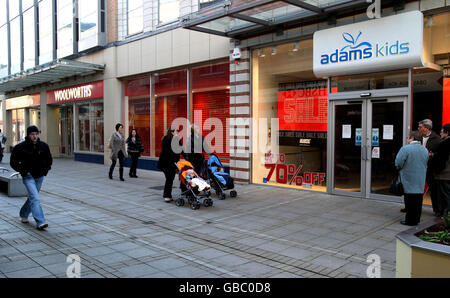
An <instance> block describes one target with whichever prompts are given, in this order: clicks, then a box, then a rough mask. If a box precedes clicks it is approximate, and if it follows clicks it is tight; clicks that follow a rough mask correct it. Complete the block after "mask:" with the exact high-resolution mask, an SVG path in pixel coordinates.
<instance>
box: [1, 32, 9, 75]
mask: <svg viewBox="0 0 450 298" xmlns="http://www.w3.org/2000/svg"><path fill="white" fill-rule="evenodd" d="M7 32H8V31H7V26H6V25H4V26H2V27H0V40H8V33H7ZM7 75H8V43H6V42H0V78H1V77H5V76H7Z"/></svg>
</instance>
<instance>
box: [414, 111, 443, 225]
mask: <svg viewBox="0 0 450 298" xmlns="http://www.w3.org/2000/svg"><path fill="white" fill-rule="evenodd" d="M432 128H433V121H431V120H430V119H425V120H422V121H420V122H419V132H420V133H421V135H422V137H423V141H422V144H423V146H424V147H425V148H427V150H428V155H429V157H430V158H429V159H428V167H427V177H426V182H427V185H428V188H429V189H430V197H431V204H432V206H433V212H434V215H435V216H441V215H440V214H439V203H438V199H437V187H436V180H435V178H434V169H433V163H432V155H433V152H435V151H436V149H437V147H438V146H439V143H440V142H441V138H440V137H439V136H438V134H437V133H435V132H434V131H432V130H431V129H432Z"/></svg>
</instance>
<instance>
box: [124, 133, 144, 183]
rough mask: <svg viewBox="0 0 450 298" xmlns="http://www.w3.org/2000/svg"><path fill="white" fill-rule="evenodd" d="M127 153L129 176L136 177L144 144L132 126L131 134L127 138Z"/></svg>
mask: <svg viewBox="0 0 450 298" xmlns="http://www.w3.org/2000/svg"><path fill="white" fill-rule="evenodd" d="M127 145H128V155H129V156H130V157H131V166H130V177H131V178H137V177H138V176H137V175H136V169H137V165H138V159H139V156H141V153H142V152H144V146H142V142H141V138H140V137H139V135H138V133H137V130H136V129H135V128H133V129H132V130H131V134H130V136H129V137H128V139H127Z"/></svg>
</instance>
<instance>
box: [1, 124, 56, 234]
mask: <svg viewBox="0 0 450 298" xmlns="http://www.w3.org/2000/svg"><path fill="white" fill-rule="evenodd" d="M39 133H40V132H39V129H38V128H37V127H36V126H34V125H32V126H29V127H28V128H27V136H26V137H25V141H23V142H21V143H19V144H17V145H16V146H15V147H14V149H13V150H12V152H11V159H10V165H11V167H12V168H13V169H14V170H16V171H17V172H19V173H20V175H22V178H23V184H24V185H25V187H26V189H27V192H28V198H27V200H26V202H25V204H24V205H23V206H22V208H21V209H20V212H19V215H20V218H21V221H22V222H23V223H28V216H29V215H30V213H31V214H32V215H33V218H34V220H35V221H36V227H37V229H38V230H44V229H45V228H47V227H48V224H47V223H46V222H45V217H44V212H43V210H42V205H41V200H40V197H39V191H40V190H41V186H42V183H43V182H44V176H46V175H47V173H48V171H50V169H51V167H52V163H53V159H52V155H51V153H50V149H49V147H48V145H47V144H46V143H44V142H42V141H41V140H40V139H39Z"/></svg>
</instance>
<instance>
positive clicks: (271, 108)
mask: <svg viewBox="0 0 450 298" xmlns="http://www.w3.org/2000/svg"><path fill="white" fill-rule="evenodd" d="M429 20H430V17H429V16H426V17H425V18H424V17H423V14H422V13H421V12H419V11H413V12H409V13H403V14H399V15H396V16H391V17H385V18H381V19H377V20H370V21H366V22H361V23H355V24H350V25H345V26H340V27H339V26H338V27H335V28H332V29H326V30H321V31H316V33H315V34H314V37H313V38H312V39H305V40H298V41H292V42H287V43H273V44H271V45H270V46H265V47H264V46H255V47H252V48H250V53H251V102H252V115H251V116H252V119H253V125H252V130H251V131H252V133H251V135H252V154H251V157H252V158H251V163H252V165H251V175H250V176H251V182H253V183H257V184H264V185H273V186H280V187H290V188H298V189H307V190H313V191H322V192H328V193H331V194H340V195H348V196H355V197H360V198H368V199H381V200H391V201H398V202H402V199H401V197H396V196H394V195H393V194H392V193H390V192H389V187H390V184H391V182H392V179H393V177H394V174H395V166H394V162H395V157H396V155H397V152H398V151H399V150H400V148H401V147H402V146H403V145H405V144H406V142H407V136H408V134H409V132H410V131H411V130H417V127H418V122H419V121H420V120H423V119H431V120H432V121H433V123H434V125H433V130H434V131H436V132H437V133H439V131H440V128H441V126H442V125H443V124H445V123H448V122H450V121H449V120H450V117H449V109H448V106H449V105H450V104H449V95H448V94H449V92H450V91H449V90H450V89H449V84H448V81H449V79H448V64H449V58H448V57H449V53H450V39H449V38H448V34H447V33H448V32H450V24H449V13H442V14H436V15H433V16H432V20H433V22H431V24H432V25H429V24H430V21H429ZM445 32H447V33H445ZM428 197H429V195H427V196H426V198H425V201H424V202H425V203H429V202H428V200H429V199H427V198H428Z"/></svg>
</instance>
